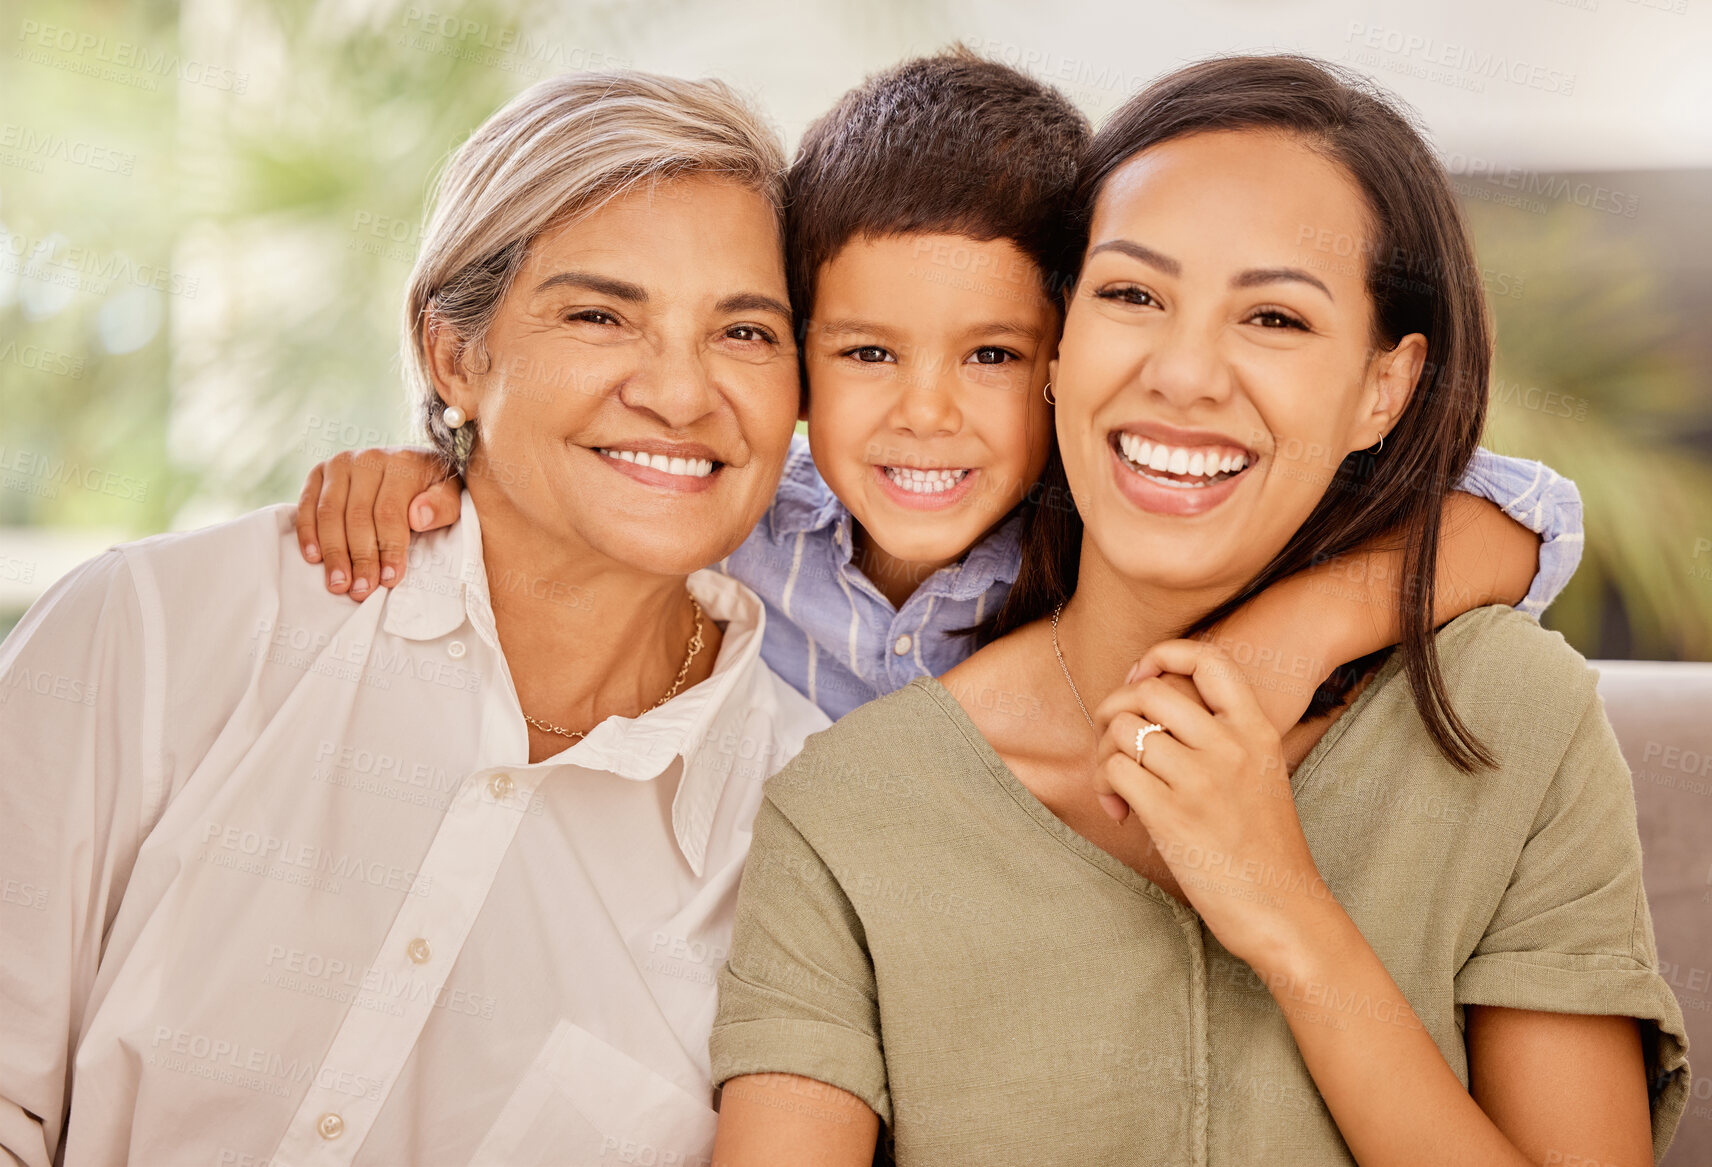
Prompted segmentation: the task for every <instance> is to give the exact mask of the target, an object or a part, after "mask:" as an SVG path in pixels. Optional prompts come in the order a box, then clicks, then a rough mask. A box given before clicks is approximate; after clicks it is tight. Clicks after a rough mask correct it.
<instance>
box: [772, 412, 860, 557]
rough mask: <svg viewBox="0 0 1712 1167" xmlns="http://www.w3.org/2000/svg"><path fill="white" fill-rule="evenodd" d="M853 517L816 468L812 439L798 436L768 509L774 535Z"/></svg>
mask: <svg viewBox="0 0 1712 1167" xmlns="http://www.w3.org/2000/svg"><path fill="white" fill-rule="evenodd" d="M849 517H850V512H849V511H848V510H846V509H845V507H844V504H843V503H841V502H839V501H838V496H837V495H836V494H833V493H832V488H831V487H829V486H827V485H826V483H825V481H824V480H822V479H821V477H820V472H819V471H818V470H816V469H815V466H814V457H813V455H811V454H810V453H809V449H808V439H807V438H805V437H803V436H802V435H801V434H796V435H794V436H793V437H792V438H791V450H790V453H789V454H788V455H787V456H786V458H785V472H784V475H783V477H781V478H780V479H779V489H778V491H777V492H776V493H775V494H774V495H773V504H772V506H770V507H768V508H767V524H768V527H769V528H770V529H771V531H772V534H773V538H774V539H781V538H783V537H784V536H786V535H799V534H802V533H803V532H805V531H819V530H822V529H823V528H825V527H829V526H831V525H832V524H834V523H837V522H839V521H840V520H847V519H849Z"/></svg>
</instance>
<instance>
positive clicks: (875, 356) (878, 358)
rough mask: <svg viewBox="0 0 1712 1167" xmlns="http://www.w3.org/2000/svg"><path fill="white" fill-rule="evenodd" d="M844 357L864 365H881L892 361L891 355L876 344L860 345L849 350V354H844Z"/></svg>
mask: <svg viewBox="0 0 1712 1167" xmlns="http://www.w3.org/2000/svg"><path fill="white" fill-rule="evenodd" d="M844 355H845V356H847V357H855V358H856V359H857V360H859V361H861V362H862V363H863V364H864V365H878V364H883V363H884V362H886V361H889V360H891V359H892V354H891V353H889V352H887V351H886V350H885V349H883V348H881V347H880V346H879V345H877V344H864V345H860V346H858V347H856V348H853V349H851V350H850V351H849V352H847V353H845V354H844Z"/></svg>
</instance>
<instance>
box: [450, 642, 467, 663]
mask: <svg viewBox="0 0 1712 1167" xmlns="http://www.w3.org/2000/svg"><path fill="white" fill-rule="evenodd" d="M446 655H447V656H449V657H451V658H452V659H453V660H462V659H463V657H464V642H463V641H461V640H454V641H452V643H450V644H448V645H447V646H446Z"/></svg>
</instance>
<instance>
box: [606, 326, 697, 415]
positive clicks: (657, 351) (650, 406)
mask: <svg viewBox="0 0 1712 1167" xmlns="http://www.w3.org/2000/svg"><path fill="white" fill-rule="evenodd" d="M649 348H650V350H651V351H650V352H649V353H648V355H647V356H645V357H644V358H643V361H642V363H641V365H640V366H639V367H638V368H637V369H636V370H635V371H634V372H633V373H632V374H631V375H630V377H628V378H627V379H626V380H625V382H624V384H623V386H622V387H621V388H620V389H619V393H618V398H619V400H620V401H622V402H623V403H624V404H625V405H627V406H628V407H630V408H631V409H635V410H639V411H641V412H643V413H646V414H649V415H651V416H652V417H654V418H655V419H657V420H658V421H659V422H660V423H661V424H662V425H664V426H665V427H666V428H668V429H686V428H688V427H689V426H691V425H693V424H694V423H695V422H697V421H700V420H701V419H702V418H704V417H706V416H707V415H708V414H709V413H711V412H713V410H714V409H715V408H716V407H717V403H718V401H719V390H718V388H717V386H716V385H715V384H714V379H713V376H712V374H711V372H710V371H709V369H708V366H707V362H706V361H705V360H704V359H703V354H702V353H701V352H700V351H699V350H698V349H697V347H696V346H695V345H694V344H693V343H691V344H686V343H683V342H682V341H679V342H676V343H673V342H661V343H657V344H654V345H651V346H649Z"/></svg>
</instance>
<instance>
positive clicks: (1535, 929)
mask: <svg viewBox="0 0 1712 1167" xmlns="http://www.w3.org/2000/svg"><path fill="white" fill-rule="evenodd" d="M1455 992H1456V1001H1457V1003H1458V1004H1459V1005H1491V1006H1499V1007H1504V1008H1510V1009H1532V1010H1538V1011H1541V1012H1547V1013H1578V1014H1586V1015H1595V1016H1614V1017H1633V1018H1636V1019H1637V1020H1639V1021H1640V1022H1641V1023H1642V1027H1643V1033H1644V1035H1645V1041H1644V1045H1645V1050H1646V1056H1647V1058H1648V1061H1649V1065H1648V1086H1649V1089H1648V1093H1649V1096H1650V1098H1651V1101H1652V1125H1653V1147H1654V1157H1655V1159H1656V1158H1657V1157H1658V1156H1660V1155H1662V1154H1663V1153H1664V1149H1665V1147H1667V1146H1668V1145H1669V1143H1670V1138H1671V1136H1672V1134H1674V1133H1675V1131H1676V1125H1677V1122H1678V1121H1679V1120H1680V1119H1681V1117H1682V1113H1683V1110H1684V1108H1685V1107H1686V1106H1687V1103H1688V1091H1689V1070H1688V1058H1687V1053H1688V1038H1687V1031H1686V1029H1685V1028H1684V1026H1683V1020H1682V1010H1681V1008H1680V1006H1679V1005H1678V1004H1677V1001H1676V998H1675V996H1674V995H1672V993H1671V991H1670V987H1669V986H1668V985H1667V984H1666V983H1665V981H1664V978H1663V977H1662V976H1661V975H1660V973H1659V967H1658V954H1657V950H1656V949H1655V947H1654V943H1653V929H1652V916H1651V913H1650V912H1649V911H1648V910H1647V900H1646V893H1645V891H1644V890H1643V888H1642V885H1641V847H1640V839H1639V836H1638V835H1637V833H1636V829H1635V798H1634V790H1633V787H1632V785H1631V781H1630V777H1629V771H1628V767H1627V766H1626V765H1625V764H1624V762H1623V757H1622V754H1621V753H1620V752H1619V750H1618V747H1617V739H1616V735H1615V734H1614V733H1613V732H1612V730H1611V726H1610V723H1609V722H1607V721H1606V719H1605V712H1604V707H1603V706H1602V705H1601V704H1600V703H1599V700H1598V698H1597V697H1594V698H1592V699H1591V701H1590V702H1589V704H1588V706H1587V709H1586V711H1585V712H1584V713H1583V715H1582V720H1581V722H1580V724H1579V725H1578V727H1577V729H1576V732H1575V734H1574V736H1573V737H1572V739H1571V740H1570V744H1569V747H1568V749H1567V751H1566V752H1565V754H1564V757H1563V759H1562V761H1561V762H1560V763H1559V767H1558V771H1557V773H1556V775H1555V776H1554V777H1553V779H1552V781H1551V783H1550V785H1549V786H1548V787H1547V789H1546V793H1545V797H1544V799H1543V801H1542V803H1541V806H1540V809H1539V811H1538V813H1537V814H1536V816H1535V819H1534V822H1533V824H1532V827H1531V829H1530V831H1529V835H1528V840H1527V842H1526V844H1525V845H1524V846H1523V848H1522V853H1521V857H1520V859H1519V860H1518V861H1517V864H1516V868H1515V872H1514V874H1513V876H1512V877H1511V880H1510V885H1509V887H1508V888H1507V889H1506V891H1505V892H1504V896H1503V898H1502V899H1501V900H1500V901H1499V904H1498V909H1497V911H1496V912H1495V913H1494V914H1493V917H1492V919H1491V921H1490V922H1489V923H1488V924H1487V927H1486V931H1485V934H1484V935H1483V936H1482V938H1481V940H1480V943H1479V944H1478V945H1477V946H1476V948H1475V951H1474V953H1473V955H1472V956H1471V957H1470V958H1469V959H1468V960H1467V961H1466V962H1465V963H1464V964H1463V966H1462V968H1461V969H1460V970H1459V971H1458V973H1457V976H1456V985H1455Z"/></svg>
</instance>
